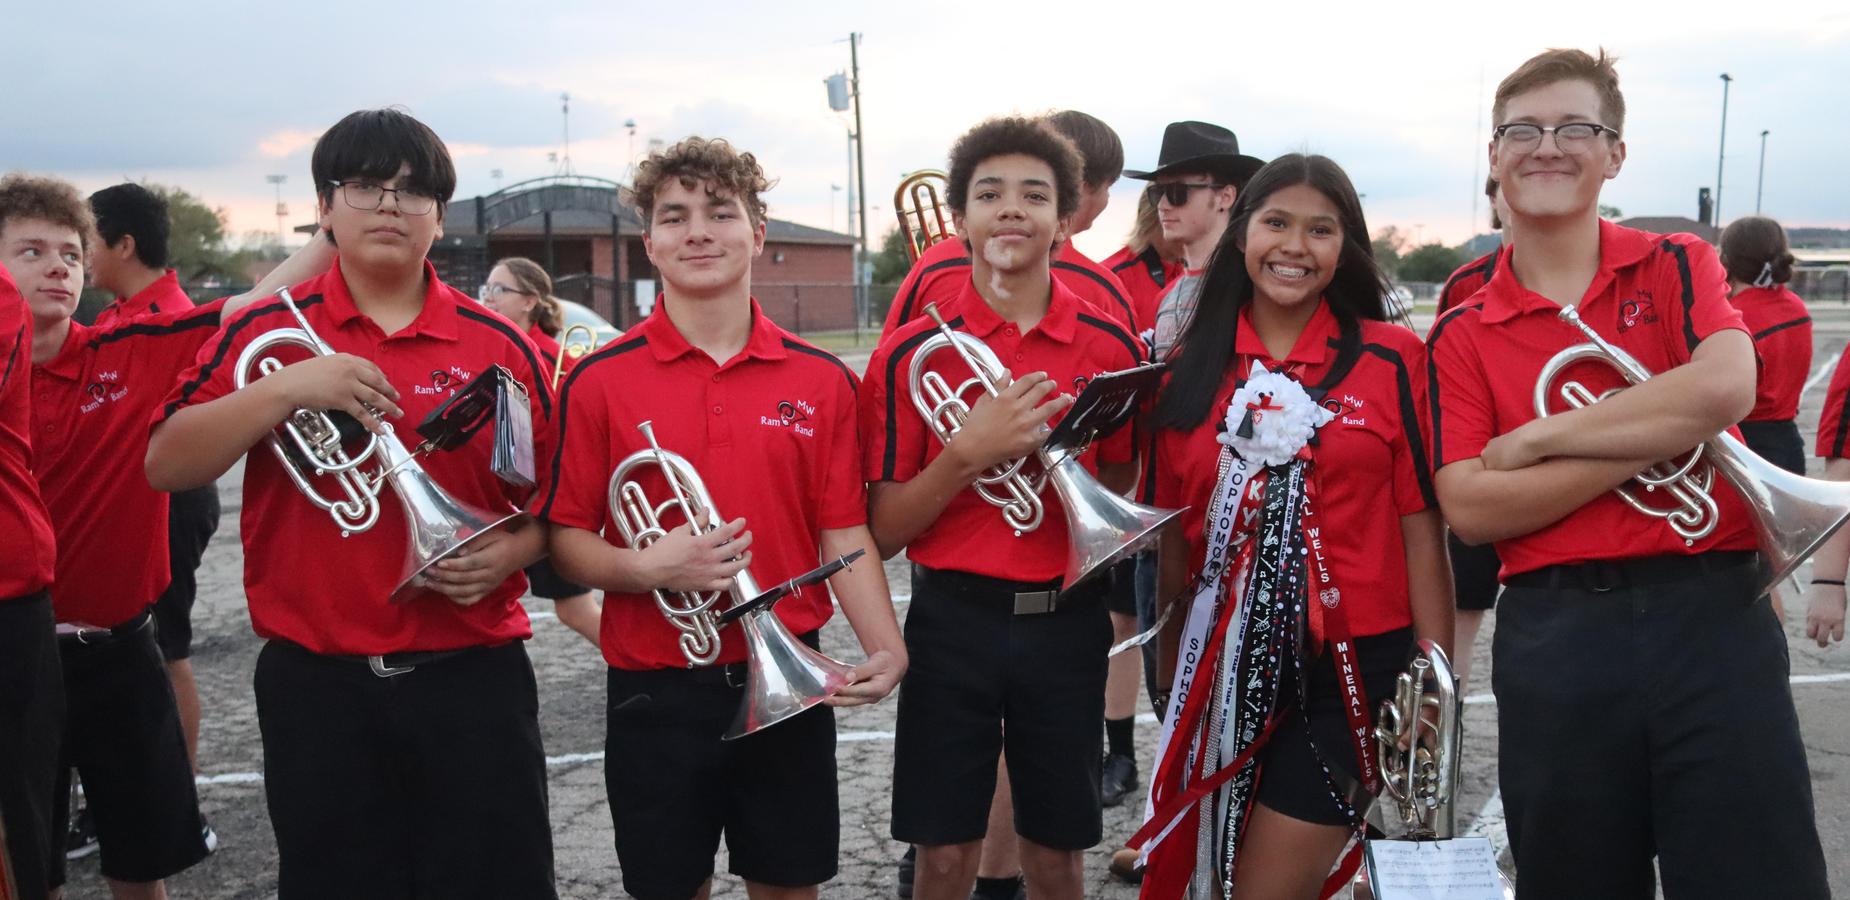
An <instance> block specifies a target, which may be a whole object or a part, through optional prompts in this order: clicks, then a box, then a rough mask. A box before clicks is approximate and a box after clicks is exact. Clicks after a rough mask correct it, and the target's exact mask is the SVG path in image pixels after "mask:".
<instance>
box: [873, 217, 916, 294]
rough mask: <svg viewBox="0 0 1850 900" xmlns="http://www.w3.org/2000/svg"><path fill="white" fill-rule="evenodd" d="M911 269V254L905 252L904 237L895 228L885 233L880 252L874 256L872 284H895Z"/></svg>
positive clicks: (904, 278)
mask: <svg viewBox="0 0 1850 900" xmlns="http://www.w3.org/2000/svg"><path fill="white" fill-rule="evenodd" d="M911 269H912V256H911V255H910V254H908V253H907V252H906V239H905V238H904V237H903V236H901V235H900V233H899V229H897V228H895V229H893V230H891V231H888V232H887V233H886V240H885V241H883V242H881V244H880V252H879V253H878V254H876V255H875V256H874V271H873V282H874V284H891V285H897V284H899V283H900V282H902V281H904V280H906V273H907V272H908V271H910V270H911Z"/></svg>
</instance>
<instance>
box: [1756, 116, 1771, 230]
mask: <svg viewBox="0 0 1850 900" xmlns="http://www.w3.org/2000/svg"><path fill="white" fill-rule="evenodd" d="M1771 133H1772V132H1770V131H1761V132H1760V178H1759V179H1758V183H1757V184H1755V185H1754V215H1756V216H1757V215H1760V196H1761V194H1763V193H1765V192H1766V136H1767V135H1769V134H1771Z"/></svg>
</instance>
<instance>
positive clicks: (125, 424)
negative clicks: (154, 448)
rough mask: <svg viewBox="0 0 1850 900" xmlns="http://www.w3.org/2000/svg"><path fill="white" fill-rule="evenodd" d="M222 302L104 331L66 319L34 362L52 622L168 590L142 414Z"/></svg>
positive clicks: (162, 524) (124, 611) (92, 618)
mask: <svg viewBox="0 0 1850 900" xmlns="http://www.w3.org/2000/svg"><path fill="white" fill-rule="evenodd" d="M223 305H224V304H223V302H222V301H220V302H215V303H208V304H206V305H205V306H200V307H191V308H185V309H180V310H175V311H172V312H160V313H150V314H148V315H145V316H138V317H134V318H123V319H119V320H118V321H117V324H116V325H115V326H114V327H111V328H91V327H88V326H85V325H84V324H83V323H81V322H75V321H73V322H72V323H71V327H70V331H69V333H68V334H66V335H65V338H64V345H63V346H62V347H60V348H59V349H58V354H57V355H56V356H53V357H52V358H51V359H50V360H47V361H46V362H44V363H42V364H39V365H35V366H33V367H32V471H33V474H34V475H37V476H38V480H39V492H40V494H41V495H43V496H44V498H45V507H46V508H47V509H48V510H50V511H51V521H52V526H53V528H54V529H55V530H56V531H57V535H58V575H57V581H56V584H55V585H54V587H53V588H52V592H51V600H52V609H53V611H54V612H56V613H57V616H58V621H60V622H83V623H85V624H89V625H96V626H101V627H104V628H107V627H111V626H114V625H120V624H122V623H123V622H126V621H128V620H129V619H132V618H134V617H135V616H136V615H138V614H140V613H141V611H142V610H143V609H146V608H147V606H148V604H150V603H153V602H154V600H155V598H157V597H159V596H160V593H161V591H163V590H165V589H166V587H167V582H168V580H169V575H170V574H171V573H170V571H169V566H168V560H167V495H166V494H163V493H160V492H157V491H155V490H154V488H153V487H151V486H150V485H149V484H148V476H147V473H146V472H144V471H143V469H142V463H143V461H144V460H145V459H146V457H147V455H148V416H149V415H151V414H152V413H153V412H154V410H155V409H157V408H159V406H160V403H161V400H162V399H164V398H165V397H166V396H167V392H168V391H169V390H171V389H172V388H173V384H174V380H175V379H176V377H177V376H178V375H179V374H180V373H181V372H183V371H185V370H186V367H187V365H188V364H189V363H190V362H191V361H192V359H193V356H194V355H195V354H196V353H198V352H199V347H200V345H202V344H205V343H207V342H208V341H209V340H211V338H212V335H213V334H215V333H217V331H218V324H219V307H221V306H223Z"/></svg>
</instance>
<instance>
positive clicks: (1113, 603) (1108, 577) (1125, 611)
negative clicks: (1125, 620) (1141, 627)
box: [1097, 554, 1142, 618]
mask: <svg viewBox="0 0 1850 900" xmlns="http://www.w3.org/2000/svg"><path fill="white" fill-rule="evenodd" d="M1141 556H1142V554H1138V555H1137V556H1132V557H1127V558H1125V559H1121V560H1119V561H1117V562H1116V563H1113V564H1112V566H1111V568H1109V569H1107V570H1105V572H1104V573H1103V574H1101V575H1098V576H1097V577H1099V578H1103V579H1105V608H1106V609H1107V610H1110V611H1111V612H1114V613H1117V614H1118V615H1120V616H1130V617H1133V618H1135V617H1136V615H1137V560H1138V559H1139V558H1140V557H1141Z"/></svg>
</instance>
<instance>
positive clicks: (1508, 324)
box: [1427, 220, 1755, 580]
mask: <svg viewBox="0 0 1850 900" xmlns="http://www.w3.org/2000/svg"><path fill="white" fill-rule="evenodd" d="M1599 239H1600V267H1599V271H1598V273H1597V274H1595V275H1594V277H1593V282H1592V284H1590V285H1588V287H1587V293H1586V296H1585V299H1583V300H1582V301H1581V303H1580V307H1579V308H1580V315H1581V317H1582V318H1583V319H1585V320H1586V322H1587V323H1588V324H1590V325H1592V326H1593V327H1594V328H1595V329H1597V330H1598V331H1599V333H1600V334H1601V335H1603V336H1605V338H1606V339H1607V340H1609V341H1611V342H1612V343H1613V344H1615V345H1617V346H1618V347H1620V348H1621V349H1623V350H1625V351H1627V352H1629V353H1630V354H1632V355H1633V356H1634V357H1637V359H1638V361H1639V362H1640V363H1642V364H1643V365H1644V367H1645V368H1647V369H1649V370H1651V371H1653V372H1663V371H1667V370H1669V369H1671V368H1674V367H1676V366H1679V365H1682V364H1683V363H1686V362H1688V361H1689V357H1690V353H1691V352H1693V351H1694V350H1695V348H1696V345H1697V344H1699V343H1701V342H1702V340H1703V339H1704V338H1707V337H1708V336H1709V335H1712V334H1714V333H1716V332H1718V331H1724V330H1727V329H1730V328H1734V329H1743V326H1742V323H1741V315H1740V313H1738V312H1736V311H1735V309H1734V307H1732V306H1729V305H1728V284H1727V279H1726V277H1725V276H1724V275H1723V273H1722V268H1721V263H1720V262H1719V261H1718V260H1717V259H1716V257H1715V249H1714V248H1713V247H1710V246H1709V245H1708V244H1706V243H1704V242H1703V241H1702V239H1701V238H1698V237H1695V236H1694V235H1688V234H1673V235H1657V234H1650V233H1648V232H1643V231H1637V230H1635V229H1631V228H1625V227H1623V226H1619V225H1614V224H1612V223H1611V222H1607V221H1604V220H1601V222H1600V232H1599ZM1513 252H1514V251H1512V253H1513ZM1510 257H1511V254H1510V253H1505V254H1503V257H1502V258H1501V259H1500V260H1499V261H1498V263H1497V270H1496V275H1495V276H1494V277H1492V278H1491V280H1490V284H1488V285H1486V286H1485V288H1484V290H1482V291H1480V292H1479V293H1478V294H1477V295H1476V296H1475V297H1473V298H1472V299H1471V300H1470V301H1468V302H1467V303H1465V304H1464V305H1463V306H1461V307H1459V308H1457V309H1455V310H1453V311H1452V312H1451V313H1449V314H1447V315H1446V316H1445V317H1443V318H1441V319H1440V320H1439V321H1438V322H1437V323H1436V324H1434V325H1433V329H1432V335H1431V336H1430V337H1429V338H1428V339H1427V353H1428V357H1429V364H1428V372H1429V381H1428V386H1427V390H1428V392H1429V394H1430V396H1431V403H1432V429H1433V458H1434V460H1435V464H1436V465H1438V466H1444V465H1447V464H1449V463H1453V462H1457V461H1458V460H1461V459H1471V458H1473V457H1476V456H1478V455H1479V454H1480V453H1482V452H1483V449H1484V445H1485V444H1487V443H1489V442H1490V439H1491V438H1493V437H1496V436H1497V435H1500V434H1504V433H1507V432H1509V431H1512V430H1514V429H1515V428H1517V427H1518V426H1520V425H1522V424H1523V423H1525V422H1528V421H1529V420H1530V419H1533V418H1535V408H1534V399H1533V394H1534V388H1535V382H1536V379H1537V377H1538V376H1539V375H1540V373H1541V370H1542V366H1543V365H1544V364H1545V363H1547V361H1548V359H1549V357H1552V356H1553V355H1554V354H1555V353H1556V352H1557V351H1560V350H1562V349H1565V348H1566V347H1569V346H1571V345H1573V344H1578V343H1582V342H1583V340H1584V338H1583V336H1582V335H1581V333H1580V331H1579V330H1578V329H1576V328H1575V327H1574V326H1572V325H1569V324H1568V323H1566V322H1563V321H1561V320H1560V319H1559V318H1558V313H1559V312H1560V309H1561V308H1560V307H1559V306H1558V305H1556V304H1555V303H1554V302H1553V301H1551V300H1548V299H1547V298H1545V297H1542V296H1541V295H1539V294H1536V293H1534V292H1532V291H1529V290H1528V289H1526V288H1524V287H1523V286H1522V285H1521V284H1520V283H1519V282H1517V280H1516V273H1515V272H1514V271H1512V270H1511V268H1510ZM1743 330H1744V329H1743ZM1563 374H1564V375H1565V376H1569V377H1572V378H1574V379H1576V380H1578V381H1580V382H1581V383H1582V384H1584V385H1585V386H1586V387H1587V388H1588V389H1589V390H1591V391H1592V392H1593V393H1594V394H1595V395H1597V394H1599V393H1601V392H1603V391H1604V390H1606V389H1607V388H1610V387H1617V386H1620V385H1621V384H1622V381H1621V379H1620V377H1619V376H1618V374H1617V372H1616V371H1615V370H1613V369H1611V368H1610V367H1607V366H1602V365H1597V364H1592V363H1583V364H1580V365H1576V366H1573V367H1571V368H1570V369H1569V370H1568V371H1567V372H1565V373H1563ZM1552 408H1554V409H1556V410H1557V411H1558V410H1559V409H1561V408H1562V407H1561V406H1559V405H1558V403H1557V404H1556V405H1555V406H1554V407H1552ZM1715 481H1716V486H1715V499H1716V502H1717V504H1718V505H1719V506H1720V509H1721V516H1722V518H1721V524H1720V525H1719V526H1718V527H1717V528H1716V529H1715V531H1714V533H1712V534H1710V535H1709V536H1708V537H1706V538H1704V539H1702V540H1700V541H1697V542H1696V543H1695V545H1694V546H1685V545H1684V543H1683V539H1682V538H1679V537H1677V536H1676V534H1675V533H1674V532H1672V531H1671V530H1670V528H1669V527H1668V526H1667V525H1665V524H1664V522H1663V520H1662V519H1658V518H1653V517H1648V516H1645V515H1642V514H1640V513H1638V512H1636V511H1634V510H1633V509H1632V508H1631V507H1629V506H1627V505H1625V502H1624V501H1623V500H1620V499H1619V497H1618V496H1617V495H1615V494H1613V493H1612V492H1610V491H1608V492H1607V493H1604V494H1601V495H1600V496H1599V497H1597V498H1595V499H1594V500H1593V501H1592V502H1590V503H1588V504H1587V505H1585V506H1583V507H1581V508H1580V509H1578V510H1576V511H1574V512H1573V513H1572V514H1570V515H1568V516H1567V517H1565V518H1563V519H1562V520H1561V521H1559V522H1556V523H1554V524H1553V525H1550V526H1548V527H1546V528H1543V529H1541V530H1539V531H1536V532H1533V533H1531V534H1526V535H1522V536H1520V537H1515V538H1511V539H1509V540H1506V541H1499V542H1498V543H1497V555H1498V556H1500V557H1501V558H1502V559H1503V575H1502V577H1503V578H1504V579H1505V580H1507V579H1508V578H1509V576H1511V575H1515V574H1518V573H1520V572H1527V571H1530V570H1532V569H1538V568H1541V567H1543V566H1549V565H1555V564H1560V563H1578V562H1586V561H1589V560H1600V559H1631V558H1635V557H1645V556H1657V555H1662V554H1671V553H1675V554H1693V553H1701V552H1704V551H1707V550H1751V549H1753V548H1754V547H1755V538H1754V531H1753V527H1752V524H1751V522H1750V520H1749V519H1748V517H1747V511H1746V510H1745V509H1744V508H1743V506H1742V503H1741V499H1740V496H1739V495H1738V494H1736V492H1735V490H1734V488H1733V487H1731V486H1730V485H1728V483H1727V482H1726V481H1725V480H1724V479H1722V478H1720V477H1717V478H1716V480H1715ZM1651 499H1655V498H1651ZM1659 502H1661V501H1659Z"/></svg>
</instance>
